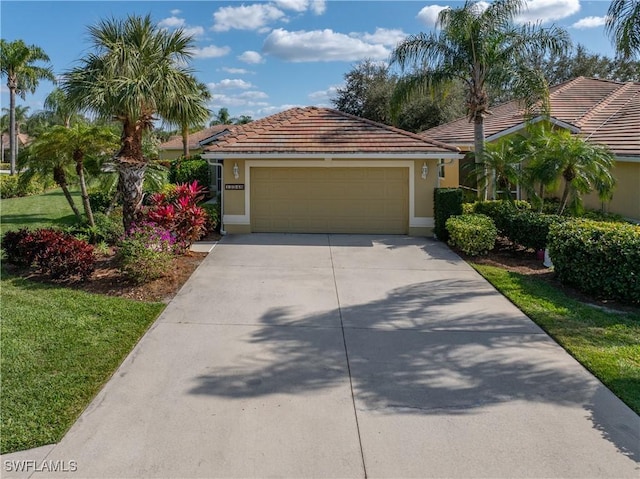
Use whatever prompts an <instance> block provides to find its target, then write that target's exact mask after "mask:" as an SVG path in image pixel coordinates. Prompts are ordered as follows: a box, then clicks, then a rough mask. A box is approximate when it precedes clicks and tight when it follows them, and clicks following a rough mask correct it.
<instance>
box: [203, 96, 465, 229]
mask: <svg viewBox="0 0 640 479" xmlns="http://www.w3.org/2000/svg"><path fill="white" fill-rule="evenodd" d="M202 156H203V157H204V158H205V159H207V160H208V161H209V162H210V163H211V164H212V165H216V166H218V167H219V166H220V165H222V166H221V170H222V171H221V174H222V178H223V187H222V210H223V214H222V226H223V228H224V231H225V232H226V233H230V234H245V233H265V232H268V233H350V234H353V233H356V234H357V233H361V234H409V235H415V236H428V235H430V234H432V231H433V225H434V220H433V191H434V188H437V187H438V185H439V181H440V179H439V173H438V172H439V170H440V168H439V167H438V166H439V163H440V162H441V161H442V160H446V159H450V158H458V157H459V153H458V150H457V149H456V148H454V147H450V146H448V145H445V144H442V143H439V142H436V141H434V140H427V139H424V138H421V137H419V136H418V135H415V134H413V133H410V132H406V131H403V130H399V129H397V128H393V127H390V126H387V125H382V124H380V123H375V122H372V121H370V120H366V119H363V118H358V117H356V116H353V115H349V114H347V113H343V112H340V111H336V110H332V109H329V108H318V107H307V108H292V109H290V110H286V111H283V112H281V113H277V114H275V115H272V116H269V117H266V118H263V119H260V120H256V121H253V122H251V123H248V124H246V125H238V126H235V125H234V126H230V127H229V129H228V131H225V132H223V133H222V134H220V135H218V136H217V137H216V138H215V139H214V141H212V142H211V143H209V144H208V145H207V146H206V148H205V150H204V153H203V155H202Z"/></svg>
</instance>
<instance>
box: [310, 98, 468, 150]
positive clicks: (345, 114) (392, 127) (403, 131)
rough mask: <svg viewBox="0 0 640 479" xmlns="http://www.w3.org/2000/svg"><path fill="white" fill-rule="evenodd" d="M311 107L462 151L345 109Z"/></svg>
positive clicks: (434, 144) (441, 146)
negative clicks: (347, 111) (353, 113)
mask: <svg viewBox="0 0 640 479" xmlns="http://www.w3.org/2000/svg"><path fill="white" fill-rule="evenodd" d="M310 108H317V109H323V110H326V111H331V112H333V113H337V114H339V115H342V116H345V117H347V118H351V119H354V120H359V121H362V122H364V123H368V124H370V125H372V126H376V127H379V128H384V129H386V130H389V131H393V132H394V133H399V134H401V135H404V136H407V137H409V138H412V139H414V140H420V141H424V142H425V143H429V144H431V145H433V146H438V147H440V148H445V149H447V150H451V151H455V152H459V151H460V148H458V147H456V146H452V145H447V144H446V143H443V142H441V141H438V140H434V139H432V138H425V137H422V136H420V135H418V134H417V133H411V132H410V131H406V130H403V129H401V128H396V127H395V126H390V125H385V124H384V123H379V122H377V121H373V120H369V119H368V118H362V117H359V116H356V115H352V114H351V113H346V112H344V111H340V110H335V109H333V108H327V107H310Z"/></svg>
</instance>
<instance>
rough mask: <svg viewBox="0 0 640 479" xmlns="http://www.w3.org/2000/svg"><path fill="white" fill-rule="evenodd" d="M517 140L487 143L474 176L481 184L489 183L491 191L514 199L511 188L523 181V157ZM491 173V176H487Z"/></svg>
mask: <svg viewBox="0 0 640 479" xmlns="http://www.w3.org/2000/svg"><path fill="white" fill-rule="evenodd" d="M518 146H519V145H518V144H517V141H516V140H514V139H512V138H505V139H503V140H501V141H498V142H496V143H491V144H488V145H486V147H485V149H484V150H483V156H482V161H481V162H480V163H476V164H475V165H474V166H475V169H474V171H473V173H472V174H473V176H474V177H475V178H476V180H477V182H478V183H479V184H487V183H489V182H491V184H489V188H490V189H491V191H494V192H496V194H497V195H500V194H501V195H502V196H503V197H504V199H507V200H509V201H511V200H513V197H512V195H511V189H512V187H513V186H515V185H517V184H519V183H521V181H522V175H521V169H520V165H521V162H522V158H521V156H520V154H519V151H518ZM487 172H491V173H489V177H485V175H487Z"/></svg>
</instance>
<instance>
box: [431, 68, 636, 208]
mask: <svg viewBox="0 0 640 479" xmlns="http://www.w3.org/2000/svg"><path fill="white" fill-rule="evenodd" d="M549 100H550V106H551V111H550V115H551V117H550V122H551V123H552V124H553V125H555V127H557V128H566V129H568V130H570V131H571V132H573V133H575V134H578V135H580V136H582V137H584V138H586V139H587V140H588V141H592V142H594V143H599V144H602V145H605V146H607V147H608V148H609V149H610V150H611V151H612V152H613V153H614V154H615V157H616V165H615V167H614V168H613V171H612V173H613V176H614V177H615V178H616V180H617V186H616V190H615V191H614V195H613V199H612V200H611V201H610V202H608V203H607V204H605V205H602V204H601V202H600V200H599V199H598V197H597V195H595V194H591V195H588V196H587V197H585V199H584V203H585V206H587V207H589V208H595V209H599V208H601V207H604V209H605V210H607V211H610V212H612V213H618V214H621V215H623V216H625V217H627V218H630V219H634V220H639V221H640V83H638V82H628V83H620V82H615V81H609V80H598V79H594V78H585V77H578V78H575V79H573V80H570V81H567V82H565V83H562V84H560V85H556V86H554V87H552V88H550V98H549ZM491 111H492V113H493V114H492V115H489V116H487V118H485V134H486V137H487V141H488V142H491V141H495V140H497V139H499V138H501V137H503V136H506V135H509V134H512V133H517V132H519V131H522V130H523V129H524V128H525V127H526V119H525V114H524V111H523V109H522V108H521V107H520V106H519V104H518V103H517V102H515V101H511V102H508V103H504V104H502V105H498V106H496V107H494V108H492V109H491ZM540 120H542V117H540V116H539V117H534V118H533V119H532V120H531V121H540ZM420 136H422V137H424V138H427V139H438V140H439V141H442V142H445V143H447V144H450V145H455V146H457V147H458V148H460V150H461V151H463V152H468V151H473V123H470V122H469V121H468V120H467V119H466V118H462V119H459V120H456V121H453V122H450V123H446V124H444V125H440V126H437V127H435V128H431V129H429V130H427V131H424V132H422V133H420ZM458 163H459V165H461V164H462V162H458ZM452 176H454V175H452ZM456 180H457V181H458V182H459V179H456ZM448 181H449V180H448V179H447V186H457V185H455V184H449V182H448ZM452 181H453V180H452Z"/></svg>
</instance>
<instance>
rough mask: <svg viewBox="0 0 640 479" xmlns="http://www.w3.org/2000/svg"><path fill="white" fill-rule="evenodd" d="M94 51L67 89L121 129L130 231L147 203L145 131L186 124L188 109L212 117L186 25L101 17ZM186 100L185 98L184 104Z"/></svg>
mask: <svg viewBox="0 0 640 479" xmlns="http://www.w3.org/2000/svg"><path fill="white" fill-rule="evenodd" d="M89 35H90V38H91V42H92V46H93V51H92V52H90V53H88V54H87V55H86V56H85V57H84V58H82V59H81V60H80V63H81V65H80V66H78V67H76V68H73V69H71V70H69V71H68V72H66V74H65V75H64V78H63V81H62V86H61V87H62V89H63V90H64V91H65V93H66V94H67V95H68V96H69V99H70V100H71V101H72V103H73V104H74V105H75V106H77V107H78V108H80V109H81V110H86V111H91V112H93V113H95V114H97V115H98V116H101V117H103V118H112V119H115V120H116V121H118V122H119V123H120V124H121V126H122V135H121V142H120V150H119V151H118V152H117V153H116V155H115V163H116V167H117V169H118V175H119V180H118V181H119V191H120V194H121V198H122V201H123V222H124V226H125V229H127V230H128V229H129V228H130V226H131V223H133V221H134V220H135V218H136V216H137V213H138V211H139V209H140V207H141V204H142V198H143V194H142V186H143V183H144V177H145V171H146V168H147V164H148V161H149V159H148V158H145V157H144V155H143V149H142V138H143V133H144V132H145V131H148V130H151V129H152V128H153V121H154V120H156V118H157V117H160V118H162V119H164V120H165V121H167V122H168V123H180V122H181V121H182V120H183V118H181V115H179V114H177V112H179V111H180V110H181V109H182V110H183V111H187V110H188V111H189V112H190V114H191V115H193V118H192V121H194V122H195V121H202V122H204V121H205V120H206V119H207V118H208V117H209V111H208V110H207V108H206V104H205V99H204V98H202V97H201V96H200V95H198V93H200V92H201V89H200V83H199V82H198V81H197V80H196V78H195V77H194V75H193V71H192V70H191V69H190V68H189V67H188V66H187V61H188V60H189V59H190V58H191V55H192V52H193V51H194V42H193V38H192V37H191V36H189V35H186V34H185V33H184V32H183V31H182V30H181V29H178V30H176V31H174V32H169V31H167V30H164V29H161V28H158V27H157V26H156V25H154V24H153V23H152V21H151V17H150V16H149V15H147V16H145V17H140V16H129V17H127V18H126V19H125V20H117V19H109V20H102V21H100V22H99V23H98V24H97V25H94V26H91V27H89ZM180 103H186V104H188V106H187V105H183V106H181V107H178V106H177V105H178V104H180Z"/></svg>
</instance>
